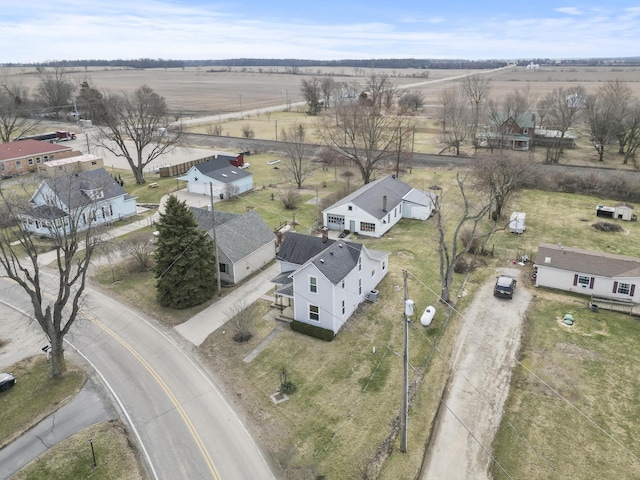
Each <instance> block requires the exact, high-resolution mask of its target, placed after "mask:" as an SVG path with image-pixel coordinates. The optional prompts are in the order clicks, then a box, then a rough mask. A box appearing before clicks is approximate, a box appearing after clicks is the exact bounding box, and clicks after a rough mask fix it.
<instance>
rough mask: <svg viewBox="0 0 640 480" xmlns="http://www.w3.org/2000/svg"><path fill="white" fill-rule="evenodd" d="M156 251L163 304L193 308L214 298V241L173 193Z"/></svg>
mask: <svg viewBox="0 0 640 480" xmlns="http://www.w3.org/2000/svg"><path fill="white" fill-rule="evenodd" d="M158 232H159V234H158V248H157V249H156V252H155V260H156V266H155V268H154V273H155V277H156V292H157V298H158V302H159V303H160V305H162V306H163V307H171V308H179V309H182V308H189V307H193V306H194V305H199V304H201V303H202V302H205V301H207V300H209V299H210V298H211V297H213V295H214V293H215V288H216V285H215V284H216V282H215V279H216V278H215V275H216V268H215V262H216V258H215V253H214V248H213V243H212V241H211V240H210V238H209V237H208V236H207V235H206V233H205V232H203V231H202V230H200V229H198V224H197V222H196V219H195V216H194V215H193V212H192V211H191V210H189V207H188V206H187V204H186V202H181V201H180V200H178V199H177V197H175V196H174V195H171V196H170V197H169V199H168V200H167V202H166V203H165V211H164V213H161V214H160V221H159V222H158Z"/></svg>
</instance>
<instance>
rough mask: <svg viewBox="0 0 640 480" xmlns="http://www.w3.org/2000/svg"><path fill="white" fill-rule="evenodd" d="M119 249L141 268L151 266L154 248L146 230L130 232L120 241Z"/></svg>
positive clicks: (144, 268)
mask: <svg viewBox="0 0 640 480" xmlns="http://www.w3.org/2000/svg"><path fill="white" fill-rule="evenodd" d="M120 249H121V251H122V253H123V254H124V255H127V256H129V257H131V258H132V259H133V260H134V261H135V263H136V265H137V266H138V267H139V268H140V269H141V270H147V269H148V268H149V267H150V266H151V260H152V258H153V251H154V249H155V248H154V245H153V240H152V236H151V235H150V234H149V232H148V231H142V230H140V231H137V232H133V233H131V234H130V235H128V236H127V237H126V238H125V239H124V240H123V241H122V242H121V243H120Z"/></svg>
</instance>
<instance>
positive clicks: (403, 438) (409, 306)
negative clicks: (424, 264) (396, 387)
mask: <svg viewBox="0 0 640 480" xmlns="http://www.w3.org/2000/svg"><path fill="white" fill-rule="evenodd" d="M402 277H403V279H404V312H403V315H402V322H403V323H404V358H403V360H404V361H403V372H402V373H403V381H402V413H401V416H400V428H401V432H400V451H401V452H403V453H406V452H407V424H408V423H409V318H408V317H409V316H411V315H413V300H409V293H408V287H407V271H406V270H403V271H402Z"/></svg>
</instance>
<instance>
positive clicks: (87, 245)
mask: <svg viewBox="0 0 640 480" xmlns="http://www.w3.org/2000/svg"><path fill="white" fill-rule="evenodd" d="M47 185H48V188H47V192H49V193H50V194H51V195H49V197H48V198H49V202H50V203H48V204H46V205H43V206H41V207H39V208H33V206H32V205H30V204H29V198H28V196H27V195H25V194H24V193H26V192H23V194H22V195H19V194H17V193H15V192H9V191H5V190H4V189H1V188H0V210H1V212H0V222H1V223H2V225H1V227H2V228H0V265H1V266H2V268H3V269H4V271H5V273H6V275H7V277H8V278H10V279H11V280H13V281H14V282H16V283H17V284H18V285H19V286H20V287H21V288H22V289H23V290H24V291H25V293H26V294H27V295H28V296H29V298H30V300H31V305H32V307H33V318H34V319H35V320H36V322H37V323H38V325H39V326H40V328H42V330H43V331H44V333H45V334H46V335H47V337H48V338H49V341H50V342H51V374H52V376H54V377H59V376H62V375H63V374H64V373H65V371H66V364H65V358H64V348H63V340H64V337H65V336H66V335H67V333H69V329H70V328H71V326H72V325H73V323H74V322H75V321H76V319H77V318H78V314H79V312H80V308H81V306H82V303H83V298H84V295H83V294H84V289H85V286H86V278H87V271H88V269H89V266H90V263H91V260H92V259H93V255H94V253H96V251H97V249H98V247H99V246H100V245H101V243H102V241H101V240H100V236H99V233H100V228H99V226H97V224H96V223H95V218H96V216H95V215H96V211H95V202H94V200H93V199H92V196H87V195H81V196H80V197H79V196H78V195H77V194H76V191H77V189H78V188H79V185H78V179H77V177H75V175H72V176H66V177H57V178H56V179H50V180H49V181H48V182H47ZM86 187H87V185H85V188H86ZM102 188H106V186H105V185H92V186H91V189H90V191H91V192H98V191H99V190H100V189H102ZM28 225H38V226H40V227H41V228H42V227H44V228H45V229H46V230H47V231H48V235H49V236H50V238H51V243H52V248H53V250H54V251H55V254H56V260H55V268H56V270H57V274H58V279H57V286H56V287H55V289H54V292H53V298H52V299H51V300H48V299H49V297H50V295H49V294H48V293H47V291H48V290H49V288H50V286H49V284H47V283H45V281H44V278H45V276H44V275H42V268H43V267H41V266H40V265H39V264H38V254H39V253H40V252H39V245H38V244H37V241H36V237H35V236H34V235H32V234H31V233H30V231H29V229H28V228H27V226H28Z"/></svg>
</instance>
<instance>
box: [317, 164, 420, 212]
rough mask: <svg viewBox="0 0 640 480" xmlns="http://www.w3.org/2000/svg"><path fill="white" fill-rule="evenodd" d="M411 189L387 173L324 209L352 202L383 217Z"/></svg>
mask: <svg viewBox="0 0 640 480" xmlns="http://www.w3.org/2000/svg"><path fill="white" fill-rule="evenodd" d="M411 190H413V188H412V187H410V186H409V185H407V184H406V183H404V182H403V181H402V180H400V179H398V178H396V176H395V175H387V176H386V177H383V178H380V179H378V180H376V181H374V182H371V183H368V184H367V185H365V186H363V187H362V188H360V189H358V190H356V191H355V192H353V193H351V194H350V195H347V196H346V197H344V198H343V199H342V200H339V201H337V202H336V203H334V204H333V205H331V206H330V207H329V208H326V209H325V210H323V212H326V211H327V210H332V209H334V208H336V207H339V206H341V205H345V204H348V203H352V204H354V205H356V206H357V207H358V208H361V209H362V210H364V211H365V212H367V213H368V214H369V215H371V216H373V217H375V218H377V219H381V218H382V217H384V216H385V215H387V213H388V212H389V211H391V210H393V209H394V208H395V207H397V206H398V205H399V204H400V203H402V198H403V197H404V196H405V195H406V194H407V193H409V192H410V191H411ZM384 197H386V198H387V202H386V209H385V210H383V209H382V207H383V202H384Z"/></svg>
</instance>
